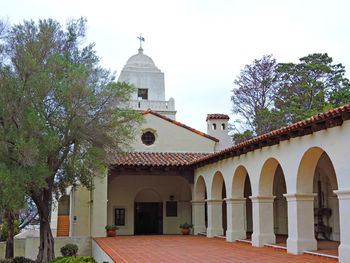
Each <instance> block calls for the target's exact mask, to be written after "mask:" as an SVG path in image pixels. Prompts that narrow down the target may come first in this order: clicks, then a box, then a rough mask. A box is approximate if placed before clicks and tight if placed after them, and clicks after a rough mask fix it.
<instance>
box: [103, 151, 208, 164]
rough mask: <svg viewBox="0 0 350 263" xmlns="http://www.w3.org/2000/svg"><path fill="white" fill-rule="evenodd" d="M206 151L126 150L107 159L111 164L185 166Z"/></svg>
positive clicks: (201, 156)
mask: <svg viewBox="0 0 350 263" xmlns="http://www.w3.org/2000/svg"><path fill="white" fill-rule="evenodd" d="M207 155H209V154H208V153H177V152H126V153H114V154H110V155H109V157H108V161H109V163H110V165H111V166H143V167H155V166H156V167H161V166H185V165H188V164H189V163H190V162H193V161H195V160H199V159H201V158H203V157H205V156H207Z"/></svg>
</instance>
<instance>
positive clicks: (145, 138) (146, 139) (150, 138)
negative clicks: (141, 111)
mask: <svg viewBox="0 0 350 263" xmlns="http://www.w3.org/2000/svg"><path fill="white" fill-rule="evenodd" d="M141 140H142V142H143V144H146V145H152V144H153V143H154V141H155V140H156V137H155V136H154V134H153V133H152V132H150V131H148V132H145V133H144V134H142V136H141Z"/></svg>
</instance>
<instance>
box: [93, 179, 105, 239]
mask: <svg viewBox="0 0 350 263" xmlns="http://www.w3.org/2000/svg"><path fill="white" fill-rule="evenodd" d="M94 187H95V188H94V190H93V191H92V196H91V197H92V200H91V202H92V203H91V236H92V237H105V236H106V230H105V226H106V225H107V175H106V176H104V177H103V178H101V177H98V176H97V177H95V178H94Z"/></svg>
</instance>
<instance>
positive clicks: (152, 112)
mask: <svg viewBox="0 0 350 263" xmlns="http://www.w3.org/2000/svg"><path fill="white" fill-rule="evenodd" d="M143 114H152V115H154V116H157V117H159V118H162V119H163V120H166V121H168V122H171V123H173V124H175V125H177V126H180V127H182V128H185V129H187V130H189V131H191V132H194V133H197V134H199V135H201V136H203V137H206V138H208V139H210V140H213V141H215V142H218V141H219V139H217V138H215V137H213V136H210V135H208V134H205V133H204V132H201V131H198V130H196V129H193V128H191V127H189V126H187V125H185V124H182V123H181V122H178V121H175V120H172V119H170V118H168V117H166V116H164V115H161V114H159V113H158V112H154V111H151V110H148V111H144V112H143Z"/></svg>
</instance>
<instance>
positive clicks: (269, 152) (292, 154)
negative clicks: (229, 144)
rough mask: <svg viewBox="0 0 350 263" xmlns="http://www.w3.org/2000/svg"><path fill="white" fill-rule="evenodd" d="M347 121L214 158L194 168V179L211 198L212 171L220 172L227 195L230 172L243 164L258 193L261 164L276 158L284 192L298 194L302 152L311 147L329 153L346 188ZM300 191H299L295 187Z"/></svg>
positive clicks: (349, 170)
mask: <svg viewBox="0 0 350 263" xmlns="http://www.w3.org/2000/svg"><path fill="white" fill-rule="evenodd" d="M349 131H350V121H346V122H344V124H343V125H342V126H337V127H334V128H330V129H327V130H322V131H319V132H316V133H313V134H310V135H305V136H302V137H297V138H293V139H290V140H286V141H282V142H280V143H279V144H278V145H273V146H268V147H263V148H261V149H259V150H255V151H253V152H248V153H246V154H243V155H240V156H238V157H233V158H228V159H225V160H221V161H217V162H215V163H213V164H209V165H206V166H203V167H199V168H197V169H196V170H195V181H196V180H197V179H198V177H199V176H201V175H202V176H203V177H204V180H205V183H206V185H207V187H208V188H207V191H208V198H209V199H210V198H211V182H212V179H213V177H214V174H215V173H216V172H217V171H220V172H221V174H222V175H223V178H224V180H225V185H226V193H227V197H228V198H231V197H237V196H232V194H233V193H232V183H233V178H234V173H235V171H236V170H237V168H238V167H240V166H243V167H245V169H246V170H247V172H248V174H249V178H250V181H251V186H252V195H253V196H257V195H259V179H260V173H261V171H262V167H263V165H264V163H265V162H266V161H267V160H268V159H270V158H274V159H276V160H277V161H278V162H279V164H280V165H281V167H282V170H283V173H284V176H285V180H286V185H287V192H288V193H298V190H297V176H298V169H299V165H300V162H301V160H302V158H303V155H304V154H305V153H306V152H307V151H308V150H309V149H311V148H313V147H319V148H321V149H323V150H324V151H325V152H326V153H327V154H328V156H329V158H330V160H331V161H332V164H333V166H334V169H335V173H336V176H337V181H338V188H339V189H350V177H349V176H348V175H349V174H350V165H349V162H348V156H350V132H349ZM299 191H300V190H299Z"/></svg>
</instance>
